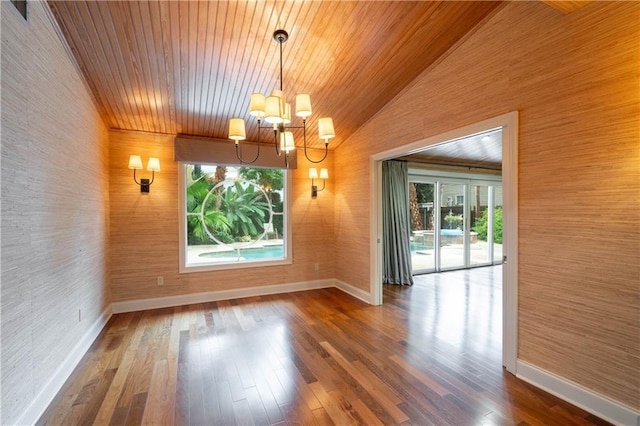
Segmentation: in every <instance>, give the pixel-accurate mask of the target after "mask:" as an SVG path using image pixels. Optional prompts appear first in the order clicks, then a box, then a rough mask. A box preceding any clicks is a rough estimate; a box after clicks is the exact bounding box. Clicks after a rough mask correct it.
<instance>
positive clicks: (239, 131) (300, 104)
mask: <svg viewBox="0 0 640 426" xmlns="http://www.w3.org/2000/svg"><path fill="white" fill-rule="evenodd" d="M273 38H274V40H275V41H276V42H278V44H279V45H280V88H279V89H274V90H272V92H271V94H270V95H269V96H265V95H263V94H262V93H252V94H251V98H250V101H249V114H250V115H251V116H253V117H256V119H257V121H258V148H257V153H256V155H255V158H253V159H252V160H245V159H244V158H243V157H242V152H241V149H240V146H239V141H241V140H245V139H246V138H247V134H246V131H245V124H244V119H242V118H232V119H230V120H229V139H231V140H233V141H234V142H235V148H236V156H237V158H238V160H240V162H241V163H246V164H250V163H253V162H255V161H256V160H257V159H258V157H259V156H260V134H261V132H262V130H264V129H269V130H271V131H273V134H274V138H275V139H274V145H275V150H276V154H277V155H278V156H280V155H281V153H284V162H285V167H289V154H290V153H291V152H292V151H293V150H295V149H296V146H295V141H294V137H293V133H292V132H291V129H302V130H303V146H304V155H305V157H306V158H307V160H309V161H310V162H312V163H320V162H322V161H324V159H325V158H327V154H328V152H329V139H331V138H334V137H335V136H336V132H335V129H334V127H333V120H332V119H331V117H322V118H320V119H319V120H318V136H319V137H320V139H322V140H323V141H324V156H323V157H322V158H321V159H319V160H313V159H311V158H309V156H308V154H307V128H306V126H307V124H306V120H307V118H308V117H310V116H311V114H312V109H311V96H309V95H308V94H306V93H302V94H298V95H296V96H295V109H294V111H295V115H296V117H299V118H301V119H302V126H290V124H291V104H290V103H287V98H286V95H285V93H284V91H283V89H282V87H283V82H282V49H283V47H282V45H283V44H284V42H285V41H287V39H288V38H289V34H288V33H287V32H286V31H285V30H276V31H275V32H274V33H273ZM262 121H265V122H266V123H269V126H262V125H261V124H262Z"/></svg>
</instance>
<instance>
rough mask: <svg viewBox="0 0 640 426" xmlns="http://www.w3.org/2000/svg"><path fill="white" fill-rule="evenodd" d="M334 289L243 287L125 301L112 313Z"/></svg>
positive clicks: (318, 284) (309, 284)
mask: <svg viewBox="0 0 640 426" xmlns="http://www.w3.org/2000/svg"><path fill="white" fill-rule="evenodd" d="M327 287H336V285H335V283H334V280H333V279H328V280H316V281H301V282H297V283H289V284H276V285H267V286H259V287H245V288H238V289H232V290H219V291H207V292H202V293H192V294H179V295H176V296H167V297H156V298H153V299H138V300H127V301H123V302H113V303H112V304H111V307H112V310H113V313H115V314H118V313H122V312H135V311H146V310H148V309H158V308H169V307H172V306H182V305H191V304H194V303H205V302H215V301H217V300H230V299H239V298H242V297H253V296H266V295H268V294H280V293H292V292H294V291H304V290H315V289H320V288H327Z"/></svg>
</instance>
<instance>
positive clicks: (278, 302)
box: [37, 267, 607, 426]
mask: <svg viewBox="0 0 640 426" xmlns="http://www.w3.org/2000/svg"><path fill="white" fill-rule="evenodd" d="M499 268H500V267H492V268H486V269H492V271H493V272H491V273H486V272H484V273H483V269H484V268H480V269H478V270H477V273H476V274H475V275H474V273H473V272H468V271H455V272H447V273H442V274H430V275H426V276H418V277H415V285H414V286H412V287H407V286H385V288H384V301H385V303H384V304H383V305H382V306H370V305H367V304H366V303H363V302H362V301H360V300H358V299H355V298H353V297H351V296H348V295H346V294H345V293H343V292H342V291H340V290H338V289H336V288H331V289H322V290H311V291H304V292H297V293H287V294H279V295H267V296H256V297H250V298H245V299H234V300H226V301H216V302H207V303H199V304H194V305H188V306H180V307H175V308H165V309H156V310H149V311H143V312H134V313H124V314H116V315H114V316H113V317H112V318H111V319H110V321H109V322H108V324H107V325H106V327H105V329H104V330H103V332H102V333H101V334H100V336H99V337H98V338H97V339H96V341H95V342H94V344H93V345H92V346H91V348H90V349H89V351H88V352H87V354H86V355H85V356H84V357H83V359H82V361H81V362H80V364H79V365H78V367H77V368H76V370H75V371H74V372H73V373H72V374H71V376H70V377H69V380H68V381H67V383H65V385H64V386H63V387H62V389H61V390H60V393H59V394H58V395H57V396H56V398H55V399H54V400H53V402H52V403H51V405H50V407H48V408H47V410H46V411H45V413H44V414H43V416H42V418H41V419H39V421H38V422H37V424H38V425H45V424H46V425H64V426H67V425H85V424H94V425H106V424H113V425H126V424H134V425H138V424H147V425H169V424H175V425H235V424H243V425H245V424H246V425H251V424H253V425H267V424H269V425H275V424H304V425H333V424H336V425H344V424H362V425H380V424H415V425H432V424H433V425H443V426H444V425H465V426H466V425H475V424H477V425H549V424H578V425H588V426H589V425H605V424H607V423H606V422H604V421H603V420H601V419H599V418H597V417H595V416H593V415H592V414H589V413H587V412H585V411H583V410H581V409H579V408H577V407H574V406H572V405H571V404H569V403H567V402H565V401H562V400H560V399H558V398H556V397H555V396H553V395H550V394H548V393H546V392H544V391H542V390H540V389H537V388H535V387H533V386H532V385H530V384H528V383H525V382H523V381H521V380H519V379H517V378H516V377H515V376H513V375H511V374H509V373H507V372H506V371H505V370H504V369H503V368H502V366H501V350H502V347H501V327H502V324H501V317H500V316H499V315H488V314H487V315H483V312H484V313H488V312H495V311H496V310H500V309H501V305H500V303H501V298H500V297H499V295H500V292H501V288H500V285H501V282H500V281H499V277H500V276H501V274H500V271H499ZM470 294H473V295H474V297H473V298H470V297H468V295H470ZM491 295H492V296H493V297H490V296H491ZM461 298H462V299H461ZM472 299H477V300H476V301H475V302H474V300H472ZM473 303H476V305H474V304H473Z"/></svg>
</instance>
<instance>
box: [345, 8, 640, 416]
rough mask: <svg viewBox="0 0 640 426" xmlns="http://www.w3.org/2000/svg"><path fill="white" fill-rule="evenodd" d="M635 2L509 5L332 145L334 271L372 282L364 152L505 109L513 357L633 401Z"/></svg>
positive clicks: (636, 381)
mask: <svg viewBox="0 0 640 426" xmlns="http://www.w3.org/2000/svg"><path fill="white" fill-rule="evenodd" d="M639 26H640V4H639V3H636V2H613V3H601V2H593V3H590V4H588V5H587V6H585V7H583V8H582V9H580V10H578V11H576V12H574V13H571V14H569V15H565V14H563V13H561V12H559V11H557V10H555V9H553V8H551V7H549V6H546V5H545V4H543V3H542V2H512V3H509V4H507V5H505V6H504V7H503V8H502V9H501V10H499V11H498V12H497V13H495V14H494V16H492V17H491V18H490V19H488V20H487V22H485V23H484V24H483V25H482V26H481V27H480V28H479V29H478V30H477V31H476V32H475V33H474V34H472V35H471V36H470V37H469V38H468V39H467V40H466V41H465V42H464V43H462V44H460V45H459V46H458V47H457V49H455V50H454V51H453V52H451V53H450V55H449V56H448V57H446V58H445V59H444V60H442V61H441V62H440V63H439V64H437V65H435V66H434V67H432V68H431V69H429V70H427V71H425V72H424V73H423V74H422V75H421V76H420V77H419V78H418V79H416V80H415V81H414V83H413V84H412V85H411V86H410V87H408V88H407V89H406V90H405V91H404V92H403V93H402V94H400V95H399V96H398V97H397V98H396V99H395V100H394V101H393V102H392V103H390V104H389V105H387V107H385V108H384V109H383V110H381V111H380V112H379V113H378V114H377V115H376V116H375V117H374V118H372V119H371V120H370V121H369V122H368V123H367V124H366V125H365V126H363V127H362V128H361V129H359V131H358V132H357V133H356V135H354V136H353V137H352V138H350V139H349V140H348V141H346V142H345V143H344V144H343V145H341V146H340V147H339V148H338V149H337V150H336V153H335V169H336V206H335V207H336V245H337V246H339V247H341V250H342V252H343V253H345V255H344V256H341V257H338V258H337V259H336V278H337V279H340V280H342V281H345V282H348V283H350V284H352V285H354V286H357V287H359V288H361V289H363V290H368V288H369V282H368V277H369V260H370V259H369V253H368V251H366V250H361V248H362V247H369V220H370V215H368V214H362V213H363V212H366V211H367V210H368V208H369V202H370V194H369V191H368V188H369V182H368V179H369V176H370V175H369V156H370V155H371V154H374V153H377V152H381V151H384V150H387V149H390V148H392V147H394V146H401V145H405V144H408V143H411V142H415V141H419V140H421V139H424V138H426V137H428V136H433V135H437V134H439V133H443V132H445V131H449V130H452V129H455V128H459V127H462V126H465V125H468V124H471V123H474V122H478V121H481V120H483V119H487V118H490V117H495V116H498V115H500V114H504V113H507V112H510V111H514V110H518V111H519V112H520V132H519V160H518V167H519V205H518V210H519V229H518V231H519V246H518V250H519V265H518V267H519V277H518V279H519V320H520V322H519V358H520V359H521V360H524V361H527V362H529V363H531V364H533V365H535V366H538V367H540V368H542V369H545V370H547V371H550V372H552V373H555V374H557V375H559V376H561V377H563V378H565V379H568V380H571V381H573V382H576V383H578V384H580V385H583V386H585V387H587V388H589V389H592V390H594V391H596V392H599V393H601V394H603V395H605V396H608V397H610V398H613V399H615V400H618V401H620V402H622V403H624V404H627V405H629V406H631V407H633V408H636V409H638V408H640V321H639V318H640V291H639V290H640V288H639V282H640V281H639V280H640V250H639V249H638V248H639V247H640V232H639V231H640V229H639V227H640V218H639V212H640V197H639V196H638V195H639V194H640V186H639V185H640V183H639V182H640V174H639V173H640V171H639V170H640V124H639V120H640V104H639V93H640V85H639V84H640V83H639V81H640V78H639V72H640V67H639V66H638V64H640V48H639V47H640V45H639V42H638V40H640V29H639Z"/></svg>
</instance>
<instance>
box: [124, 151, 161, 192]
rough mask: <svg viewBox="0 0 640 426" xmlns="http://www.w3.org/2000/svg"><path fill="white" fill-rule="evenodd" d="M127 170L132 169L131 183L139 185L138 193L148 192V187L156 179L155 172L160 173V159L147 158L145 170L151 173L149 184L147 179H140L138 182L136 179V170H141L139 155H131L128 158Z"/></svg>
mask: <svg viewBox="0 0 640 426" xmlns="http://www.w3.org/2000/svg"><path fill="white" fill-rule="evenodd" d="M129 168H130V169H133V181H134V182H135V183H137V184H138V185H140V192H149V187H150V186H151V184H152V183H153V181H154V179H155V178H156V172H159V171H160V159H158V158H155V157H149V162H148V163H147V170H149V171H150V172H151V173H152V174H151V182H149V179H140V182H138V180H137V179H136V170H142V158H140V156H139V155H132V156H130V157H129Z"/></svg>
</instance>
